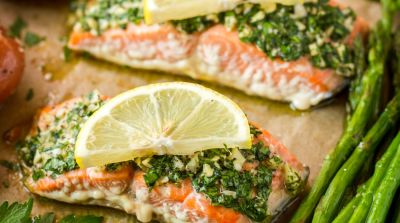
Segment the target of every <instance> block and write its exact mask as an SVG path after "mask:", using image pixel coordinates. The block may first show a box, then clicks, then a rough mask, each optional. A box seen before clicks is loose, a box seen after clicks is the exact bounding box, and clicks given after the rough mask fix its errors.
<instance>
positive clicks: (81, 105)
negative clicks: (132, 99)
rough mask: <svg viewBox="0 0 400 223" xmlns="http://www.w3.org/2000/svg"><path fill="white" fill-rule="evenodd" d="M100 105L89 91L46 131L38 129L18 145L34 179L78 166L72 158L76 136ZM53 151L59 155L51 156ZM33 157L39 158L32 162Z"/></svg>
mask: <svg viewBox="0 0 400 223" xmlns="http://www.w3.org/2000/svg"><path fill="white" fill-rule="evenodd" d="M102 104H103V100H102V99H101V97H100V95H99V94H98V93H97V92H92V93H90V94H88V95H87V96H86V97H84V98H82V100H80V101H77V102H76V103H74V104H73V105H71V107H69V108H68V109H66V110H65V111H64V112H62V113H59V114H57V115H56V116H55V117H54V120H53V121H52V122H51V125H50V126H48V128H47V129H46V130H41V129H37V133H36V134H35V135H32V136H28V137H27V138H26V139H25V141H23V142H20V143H18V144H17V151H18V154H19V156H20V158H21V159H22V160H23V161H24V163H25V164H26V165H27V166H28V167H32V178H33V179H34V180H38V179H40V178H42V177H45V176H50V177H56V176H57V175H60V174H63V173H64V172H67V171H71V170H74V169H77V168H78V165H77V163H76V161H75V159H74V146H75V141H76V137H77V136H78V133H79V130H80V128H81V126H82V125H83V124H84V122H85V121H86V120H87V119H88V118H89V116H90V115H92V114H93V113H94V112H95V111H96V110H97V109H98V108H100V106H101V105H102ZM54 151H57V154H58V155H54V153H53V152H54ZM35 156H38V157H42V158H41V159H37V161H36V163H35V162H34V160H33V158H34V157H35Z"/></svg>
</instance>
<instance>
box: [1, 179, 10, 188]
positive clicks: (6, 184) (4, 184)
mask: <svg viewBox="0 0 400 223" xmlns="http://www.w3.org/2000/svg"><path fill="white" fill-rule="evenodd" d="M1 184H2V185H3V187H4V188H9V187H10V182H9V181H8V180H5V181H3V182H2V183H1Z"/></svg>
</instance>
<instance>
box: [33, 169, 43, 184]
mask: <svg viewBox="0 0 400 223" xmlns="http://www.w3.org/2000/svg"><path fill="white" fill-rule="evenodd" d="M44 175H45V173H44V171H43V170H41V169H38V170H33V172H32V179H33V180H34V181H37V180H39V179H40V178H43V177H44Z"/></svg>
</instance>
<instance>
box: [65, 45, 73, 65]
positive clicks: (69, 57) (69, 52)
mask: <svg viewBox="0 0 400 223" xmlns="http://www.w3.org/2000/svg"><path fill="white" fill-rule="evenodd" d="M63 55H64V61H65V62H71V60H72V50H71V49H70V48H69V47H68V46H64V47H63Z"/></svg>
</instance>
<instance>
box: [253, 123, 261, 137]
mask: <svg viewBox="0 0 400 223" xmlns="http://www.w3.org/2000/svg"><path fill="white" fill-rule="evenodd" d="M250 134H252V135H253V137H257V136H259V135H261V134H262V132H261V131H260V130H259V129H258V128H256V127H254V126H252V125H251V126H250Z"/></svg>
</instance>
